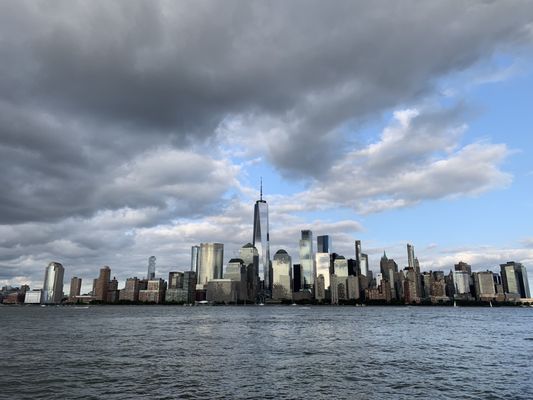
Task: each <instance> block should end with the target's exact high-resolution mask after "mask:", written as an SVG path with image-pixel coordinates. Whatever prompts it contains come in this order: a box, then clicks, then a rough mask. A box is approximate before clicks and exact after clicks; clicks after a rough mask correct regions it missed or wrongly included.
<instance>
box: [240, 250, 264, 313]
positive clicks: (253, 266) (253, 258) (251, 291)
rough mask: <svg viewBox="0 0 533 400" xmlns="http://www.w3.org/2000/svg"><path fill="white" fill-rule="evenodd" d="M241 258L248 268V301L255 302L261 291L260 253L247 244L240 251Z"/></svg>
mask: <svg viewBox="0 0 533 400" xmlns="http://www.w3.org/2000/svg"><path fill="white" fill-rule="evenodd" d="M239 258H240V259H241V260H242V261H243V263H244V266H245V267H246V288H247V289H246V290H247V298H248V301H252V302H255V301H256V298H257V292H258V289H259V274H258V272H257V271H258V269H259V252H258V251H257V249H256V248H255V247H254V245H253V244H251V243H246V244H245V245H244V246H242V247H241V248H240V250H239Z"/></svg>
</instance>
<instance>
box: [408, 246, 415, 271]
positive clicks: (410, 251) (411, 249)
mask: <svg viewBox="0 0 533 400" xmlns="http://www.w3.org/2000/svg"><path fill="white" fill-rule="evenodd" d="M407 265H408V267H409V268H413V269H415V246H413V245H412V244H409V243H407Z"/></svg>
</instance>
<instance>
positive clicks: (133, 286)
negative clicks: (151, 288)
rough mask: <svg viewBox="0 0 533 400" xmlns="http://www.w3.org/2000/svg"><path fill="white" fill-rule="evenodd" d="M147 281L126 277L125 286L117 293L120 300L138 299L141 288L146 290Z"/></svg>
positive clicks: (132, 300) (133, 300) (136, 300)
mask: <svg viewBox="0 0 533 400" xmlns="http://www.w3.org/2000/svg"><path fill="white" fill-rule="evenodd" d="M147 283H148V281H146V280H144V279H143V280H139V279H137V277H134V278H128V279H126V286H125V287H124V289H122V290H121V291H120V293H119V300H120V301H131V302H138V301H139V292H140V291H141V290H146V285H147Z"/></svg>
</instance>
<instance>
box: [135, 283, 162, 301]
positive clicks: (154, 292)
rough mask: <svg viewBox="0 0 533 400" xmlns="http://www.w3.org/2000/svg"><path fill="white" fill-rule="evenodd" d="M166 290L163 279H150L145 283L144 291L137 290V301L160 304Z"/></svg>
mask: <svg viewBox="0 0 533 400" xmlns="http://www.w3.org/2000/svg"><path fill="white" fill-rule="evenodd" d="M166 289H167V284H166V282H165V281H164V280H163V279H161V278H159V279H151V280H149V281H148V282H147V284H146V289H143V290H139V301H140V302H141V303H155V304H160V303H162V302H163V299H164V298H165V291H166Z"/></svg>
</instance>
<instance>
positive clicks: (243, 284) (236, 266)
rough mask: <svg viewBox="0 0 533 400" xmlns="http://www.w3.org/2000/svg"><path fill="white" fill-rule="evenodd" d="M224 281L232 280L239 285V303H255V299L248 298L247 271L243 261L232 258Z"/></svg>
mask: <svg viewBox="0 0 533 400" xmlns="http://www.w3.org/2000/svg"><path fill="white" fill-rule="evenodd" d="M224 279H231V280H232V281H235V282H237V283H238V299H239V301H248V300H250V301H254V299H253V298H252V299H249V298H248V282H247V271H246V266H245V265H244V261H243V260H242V259H240V258H232V259H231V260H229V262H228V265H227V267H226V272H224Z"/></svg>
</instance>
